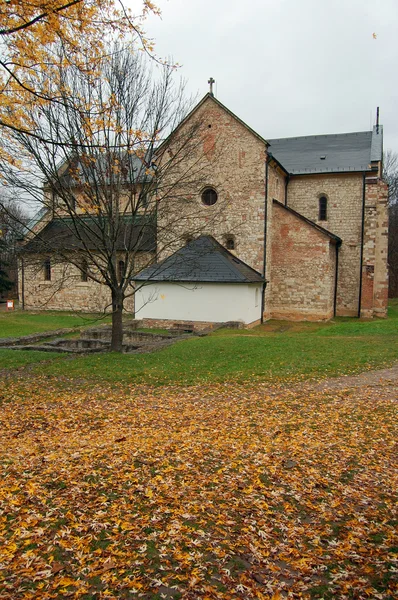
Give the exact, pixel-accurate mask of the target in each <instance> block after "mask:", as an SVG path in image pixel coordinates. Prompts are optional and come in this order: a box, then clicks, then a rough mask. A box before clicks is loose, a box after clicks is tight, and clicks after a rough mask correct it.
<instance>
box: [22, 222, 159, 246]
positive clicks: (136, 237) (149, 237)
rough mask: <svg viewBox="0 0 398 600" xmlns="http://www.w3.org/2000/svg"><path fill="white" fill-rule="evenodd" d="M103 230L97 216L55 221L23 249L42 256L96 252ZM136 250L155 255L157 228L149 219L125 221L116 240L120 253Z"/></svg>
mask: <svg viewBox="0 0 398 600" xmlns="http://www.w3.org/2000/svg"><path fill="white" fill-rule="evenodd" d="M102 231H103V228H102V226H101V224H100V222H99V220H98V219H97V218H96V217H82V218H81V219H80V221H78V222H77V223H76V230H75V225H74V223H73V220H72V219H70V218H64V219H53V220H52V221H50V222H49V223H47V225H46V226H45V227H44V229H42V231H40V233H39V234H37V235H36V236H35V237H34V238H32V239H31V240H29V241H28V242H27V244H25V246H23V247H22V248H21V252H29V253H36V254H42V253H46V252H56V251H57V250H58V251H76V250H82V249H83V248H84V244H83V241H84V243H85V245H86V246H87V247H88V248H89V249H91V250H95V249H96V248H97V247H98V244H99V243H101V239H103V234H102ZM126 247H127V248H128V249H133V248H136V247H137V249H138V250H140V251H141V252H152V251H154V250H155V249H156V227H155V226H154V225H153V224H151V222H150V221H149V220H147V223H143V222H142V221H137V220H136V221H133V220H132V219H128V218H127V219H124V221H123V222H122V223H121V225H120V228H119V231H118V236H117V240H116V250H120V251H123V250H126Z"/></svg>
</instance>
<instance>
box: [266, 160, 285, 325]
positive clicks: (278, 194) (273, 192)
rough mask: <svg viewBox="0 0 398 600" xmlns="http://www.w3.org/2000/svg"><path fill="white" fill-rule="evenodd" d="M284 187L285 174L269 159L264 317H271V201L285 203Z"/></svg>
mask: <svg viewBox="0 0 398 600" xmlns="http://www.w3.org/2000/svg"><path fill="white" fill-rule="evenodd" d="M285 189H286V174H285V173H284V172H283V171H282V169H280V167H278V166H277V165H275V164H274V163H273V161H270V162H269V164H268V188H267V196H268V210H267V240H266V269H265V278H266V280H267V287H266V288H265V294H264V313H263V317H264V319H269V318H271V297H272V290H273V283H274V282H273V278H272V277H271V272H272V271H271V270H272V264H271V263H272V240H273V238H274V235H275V232H274V226H273V216H274V210H273V201H274V200H278V202H281V203H282V204H284V203H285Z"/></svg>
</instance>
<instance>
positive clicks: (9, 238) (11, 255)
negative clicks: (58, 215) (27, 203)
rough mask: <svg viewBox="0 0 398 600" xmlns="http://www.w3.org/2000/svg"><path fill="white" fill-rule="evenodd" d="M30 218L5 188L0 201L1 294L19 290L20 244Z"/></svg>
mask: <svg viewBox="0 0 398 600" xmlns="http://www.w3.org/2000/svg"><path fill="white" fill-rule="evenodd" d="M4 194H5V195H4ZM28 220H29V219H28V216H27V214H26V212H25V211H24V208H23V206H21V205H20V204H18V203H17V202H14V201H12V200H11V199H10V198H8V197H7V194H6V193H5V191H4V190H3V198H2V200H1V202H0V294H1V293H3V292H11V293H12V294H16V292H17V277H18V266H17V253H18V246H19V242H20V240H21V238H22V237H23V235H24V232H25V226H26V224H27V223H28Z"/></svg>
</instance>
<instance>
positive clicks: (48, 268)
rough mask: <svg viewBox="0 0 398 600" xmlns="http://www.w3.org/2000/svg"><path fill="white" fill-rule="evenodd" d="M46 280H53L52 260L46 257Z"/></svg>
mask: <svg viewBox="0 0 398 600" xmlns="http://www.w3.org/2000/svg"><path fill="white" fill-rule="evenodd" d="M43 266H44V280H45V281H51V260H50V259H49V258H46V260H45V261H44V265H43Z"/></svg>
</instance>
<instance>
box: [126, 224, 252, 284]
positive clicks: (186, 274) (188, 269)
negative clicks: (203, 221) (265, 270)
mask: <svg viewBox="0 0 398 600" xmlns="http://www.w3.org/2000/svg"><path fill="white" fill-rule="evenodd" d="M134 279H135V280H136V281H178V282H187V283H188V282H201V283H206V282H209V283H262V282H263V281H264V277H263V276H262V275H261V273H258V272H257V271H255V270H254V269H252V268H251V267H249V265H247V264H246V263H244V262H243V261H241V260H240V259H239V258H236V256H234V255H233V254H231V253H230V252H228V250H226V249H225V248H224V247H223V246H221V244H219V243H218V242H217V241H216V240H215V239H214V238H213V237H211V236H209V235H203V236H201V237H199V238H197V239H196V240H193V241H192V242H190V243H188V244H187V245H186V246H184V247H183V248H180V250H177V252H175V253H174V254H172V255H171V256H169V257H168V258H166V259H165V260H163V261H161V262H160V263H158V264H156V265H152V266H150V267H147V268H146V269H144V270H143V271H141V272H140V273H138V275H136V276H135V277H134Z"/></svg>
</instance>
